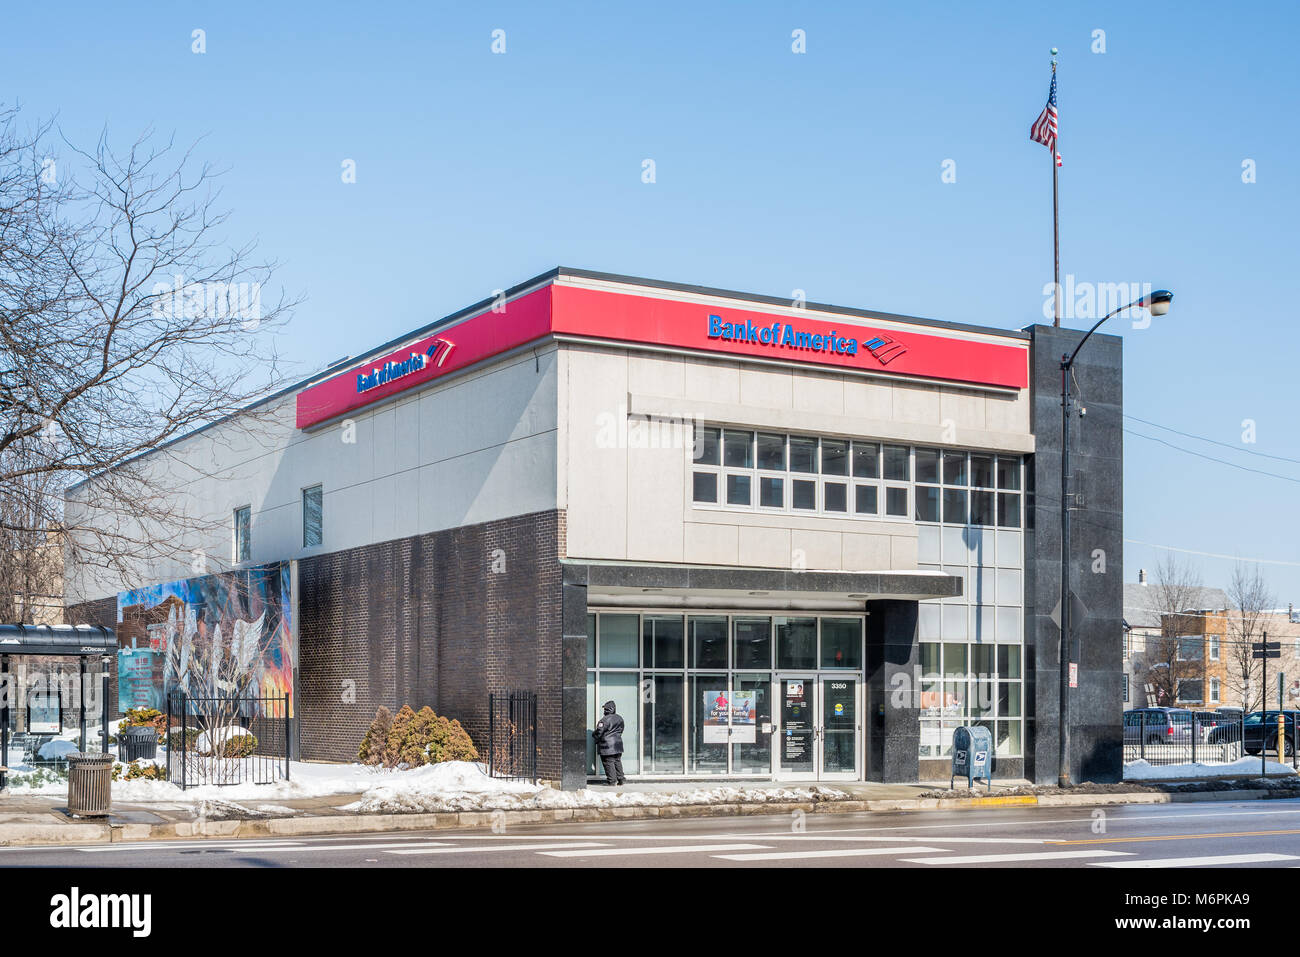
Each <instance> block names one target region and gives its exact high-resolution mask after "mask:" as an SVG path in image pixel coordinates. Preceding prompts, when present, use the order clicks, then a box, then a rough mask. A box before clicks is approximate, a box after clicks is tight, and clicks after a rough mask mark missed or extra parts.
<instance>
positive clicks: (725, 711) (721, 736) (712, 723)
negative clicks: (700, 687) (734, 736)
mask: <svg viewBox="0 0 1300 957" xmlns="http://www.w3.org/2000/svg"><path fill="white" fill-rule="evenodd" d="M730 713H731V698H730V696H728V694H727V691H726V689H725V688H724V689H717V688H714V689H711V690H707V691H705V692H704V743H705V744H726V743H727V718H728V716H729V715H730Z"/></svg>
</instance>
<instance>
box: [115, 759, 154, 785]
mask: <svg viewBox="0 0 1300 957" xmlns="http://www.w3.org/2000/svg"><path fill="white" fill-rule="evenodd" d="M139 779H143V780H146V781H166V780H167V768H166V766H165V765H162V764H141V763H140V762H139V761H132V762H131V763H130V764H123V763H122V762H120V761H118V762H115V763H114V764H113V780H114V781H135V780H139Z"/></svg>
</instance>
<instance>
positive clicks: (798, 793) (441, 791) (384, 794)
mask: <svg viewBox="0 0 1300 957" xmlns="http://www.w3.org/2000/svg"><path fill="white" fill-rule="evenodd" d="M438 768H446V769H447V771H446V772H445V773H444V775H443V776H441V777H437V778H435V777H432V776H430V777H428V778H420V777H417V776H414V775H411V774H408V775H406V776H404V777H402V778H400V779H397V780H393V781H390V782H384V783H381V784H377V785H375V786H374V787H371V788H370V789H369V790H367V791H366V792H365V793H364V794H363V795H362V796H361V799H360V800H359V801H354V802H352V803H351V804H346V805H343V807H342V808H341V809H342V810H345V811H358V812H363V813H364V812H369V813H374V812H393V811H423V812H432V811H495V810H507V811H536V810H556V809H563V808H612V807H646V806H663V805H690V804H770V803H784V802H796V801H797V802H802V803H807V802H811V801H833V800H839V799H842V798H845V797H847V796H848V795H846V794H845V793H844V792H842V791H837V790H835V789H834V788H827V787H821V786H813V787H796V788H783V787H772V788H757V787H712V788H709V787H702V788H691V789H686V790H674V791H660V792H655V791H625V792H623V793H621V794H620V793H617V792H613V791H593V790H590V789H587V788H584V789H582V790H580V791H556V790H554V789H553V788H548V787H540V786H538V785H533V784H526V783H521V782H509V781H500V780H496V779H494V778H490V777H488V776H487V775H486V774H484V773H483V770H482V768H481V767H480V766H479V765H476V764H467V763H465V762H447V763H446V764H439V765H433V766H432V767H431V768H430V769H429V770H433V769H438ZM419 770H425V769H419Z"/></svg>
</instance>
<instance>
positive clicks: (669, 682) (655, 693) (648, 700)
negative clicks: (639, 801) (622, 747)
mask: <svg viewBox="0 0 1300 957" xmlns="http://www.w3.org/2000/svg"><path fill="white" fill-rule="evenodd" d="M646 682H647V692H648V694H647V695H646V696H645V700H644V701H643V702H642V703H641V714H642V727H643V728H645V741H644V742H642V753H643V754H644V756H645V766H644V773H645V774H683V773H685V770H686V762H685V755H683V754H682V715H683V711H684V708H685V706H686V702H685V701H684V700H683V695H684V693H685V683H686V679H685V678H684V677H683V676H682V675H653V676H651V675H647V676H646ZM624 770H626V762H624Z"/></svg>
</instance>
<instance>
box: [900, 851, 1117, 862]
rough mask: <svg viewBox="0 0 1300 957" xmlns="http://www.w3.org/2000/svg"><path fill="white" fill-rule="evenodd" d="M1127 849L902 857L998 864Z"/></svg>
mask: <svg viewBox="0 0 1300 957" xmlns="http://www.w3.org/2000/svg"><path fill="white" fill-rule="evenodd" d="M1129 856H1131V855H1130V854H1129V852H1127V851H1044V852H1042V853H1039V854H968V855H964V856H961V857H918V858H916V859H915V860H909V859H908V858H902V860H903V861H905V862H906V863H908V864H1000V863H1003V862H1011V861H1065V860H1072V859H1074V858H1079V857H1129Z"/></svg>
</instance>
